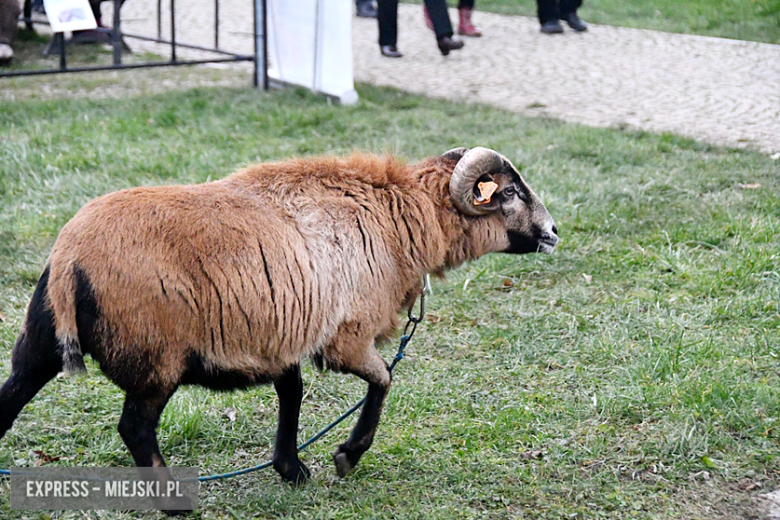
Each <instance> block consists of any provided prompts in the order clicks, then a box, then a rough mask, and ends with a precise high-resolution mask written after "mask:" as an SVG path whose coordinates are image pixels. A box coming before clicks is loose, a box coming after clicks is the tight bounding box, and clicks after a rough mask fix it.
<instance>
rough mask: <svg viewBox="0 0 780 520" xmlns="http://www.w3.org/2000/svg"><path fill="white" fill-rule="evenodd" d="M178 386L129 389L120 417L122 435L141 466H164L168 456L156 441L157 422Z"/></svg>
mask: <svg viewBox="0 0 780 520" xmlns="http://www.w3.org/2000/svg"><path fill="white" fill-rule="evenodd" d="M173 392H175V389H172V390H158V391H156V392H149V393H147V394H145V395H136V394H130V393H128V394H127V396H126V397H125V405H124V408H123V410H122V417H121V418H120V419H119V427H118V430H119V435H121V436H122V440H123V441H125V445H126V446H127V449H129V450H130V454H131V455H132V456H133V460H134V461H135V465H136V466H139V467H165V459H163V456H162V453H160V447H159V446H158V444H157V431H156V430H157V424H158V423H159V421H160V415H161V414H162V411H163V409H164V408H165V405H166V404H167V403H168V399H170V397H171V396H172V395H173Z"/></svg>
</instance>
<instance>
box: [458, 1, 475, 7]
mask: <svg viewBox="0 0 780 520" xmlns="http://www.w3.org/2000/svg"><path fill="white" fill-rule="evenodd" d="M464 8H465V9H474V0H460V1H459V2H458V9H464Z"/></svg>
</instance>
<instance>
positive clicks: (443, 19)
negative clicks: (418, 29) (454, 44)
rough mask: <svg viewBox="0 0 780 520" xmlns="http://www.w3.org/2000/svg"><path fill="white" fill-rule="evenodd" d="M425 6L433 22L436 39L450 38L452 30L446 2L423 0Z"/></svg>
mask: <svg viewBox="0 0 780 520" xmlns="http://www.w3.org/2000/svg"><path fill="white" fill-rule="evenodd" d="M425 7H426V8H427V9H428V14H429V15H430V17H431V21H432V22H433V31H434V32H435V33H436V39H437V40H438V39H441V38H444V37H447V38H451V37H452V34H453V32H452V23H450V15H449V14H448V13H447V2H446V1H445V0H425Z"/></svg>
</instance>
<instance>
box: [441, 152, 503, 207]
mask: <svg viewBox="0 0 780 520" xmlns="http://www.w3.org/2000/svg"><path fill="white" fill-rule="evenodd" d="M448 153H449V152H448ZM502 166H503V158H502V157H501V155H500V154H499V153H498V152H494V151H493V150H489V149H487V148H482V147H481V146H478V147H477V148H473V149H471V150H469V151H468V152H466V154H465V155H464V156H463V158H461V160H460V161H458V164H457V165H456V166H455V170H453V172H452V178H451V179H450V199H451V200H452V203H453V204H454V205H455V207H456V208H458V210H460V212H461V213H463V214H465V215H469V216H472V217H477V216H480V215H487V214H488V213H491V212H492V211H493V210H495V205H494V204H488V205H484V206H477V205H475V204H474V185H475V184H476V183H477V180H479V178H480V177H482V176H483V175H488V174H494V173H498V172H499V171H501V168H502Z"/></svg>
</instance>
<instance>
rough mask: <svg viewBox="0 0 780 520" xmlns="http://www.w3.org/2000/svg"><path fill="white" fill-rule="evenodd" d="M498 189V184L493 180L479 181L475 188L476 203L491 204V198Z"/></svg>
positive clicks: (480, 204)
mask: <svg viewBox="0 0 780 520" xmlns="http://www.w3.org/2000/svg"><path fill="white" fill-rule="evenodd" d="M497 189H498V184H496V183H495V182H493V181H485V182H478V183H477V185H476V187H475V190H474V205H475V206H483V205H485V204H490V199H491V198H492V197H493V194H494V193H495V192H496V190H497Z"/></svg>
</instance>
